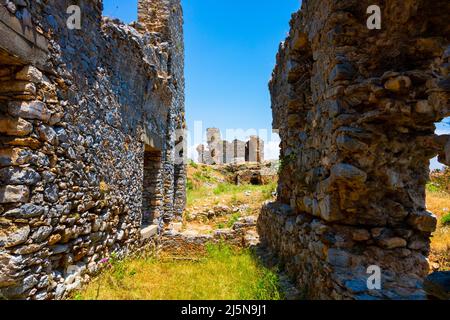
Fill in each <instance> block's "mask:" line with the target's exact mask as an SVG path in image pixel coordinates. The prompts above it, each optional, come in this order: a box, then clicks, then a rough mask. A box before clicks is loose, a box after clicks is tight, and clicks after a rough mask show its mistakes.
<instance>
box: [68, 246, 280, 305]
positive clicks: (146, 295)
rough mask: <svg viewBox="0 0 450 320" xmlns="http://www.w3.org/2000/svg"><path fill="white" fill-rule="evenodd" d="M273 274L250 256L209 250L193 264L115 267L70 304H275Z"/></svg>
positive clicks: (148, 262) (146, 262)
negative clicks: (89, 301) (163, 302)
mask: <svg viewBox="0 0 450 320" xmlns="http://www.w3.org/2000/svg"><path fill="white" fill-rule="evenodd" d="M282 298H283V296H282V294H281V293H280V290H279V286H278V276H277V274H276V272H274V271H271V270H269V269H267V268H265V267H263V266H262V265H261V264H260V263H259V261H258V259H257V258H256V257H255V256H254V254H253V253H252V252H251V251H249V250H243V249H235V248H231V247H229V246H226V245H224V244H220V245H208V246H207V255H206V256H205V257H200V258H199V259H198V261H159V260H156V259H155V258H147V259H132V260H125V261H114V262H112V263H111V266H110V269H108V270H105V271H104V272H103V274H102V275H101V276H100V277H99V278H98V279H96V280H95V281H93V282H91V283H90V284H89V285H88V287H87V288H86V289H85V290H84V291H82V292H78V293H76V294H74V295H73V299H74V300H119V299H120V300H226V299H230V300H279V299H282Z"/></svg>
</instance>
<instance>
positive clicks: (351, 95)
mask: <svg viewBox="0 0 450 320" xmlns="http://www.w3.org/2000/svg"><path fill="white" fill-rule="evenodd" d="M372 4H373V2H372V1H366V0H362V1H352V0H320V1H319V0H307V1H303V3H302V9H301V11H299V12H298V13H296V14H294V15H293V17H292V21H291V31H290V33H289V36H288V37H287V39H286V41H285V42H283V43H282V44H281V46H280V50H279V53H278V56H277V65H276V67H275V70H274V72H273V77H272V80H271V82H270V90H271V94H272V110H273V118H274V123H273V127H274V129H279V132H280V136H281V140H282V143H281V170H280V171H281V172H280V177H279V179H280V180H279V187H278V200H277V202H276V203H271V204H268V205H266V206H265V207H264V208H263V209H262V213H261V216H260V218H259V221H258V230H259V234H260V237H261V241H262V242H263V243H264V244H265V245H266V246H267V247H268V248H270V249H271V250H272V251H273V252H274V253H276V254H277V256H278V258H279V259H280V262H281V263H282V265H284V266H285V269H286V270H287V271H288V273H289V274H290V276H291V277H293V278H294V279H295V280H296V282H297V286H298V288H299V289H301V290H302V289H303V290H306V291H305V297H306V298H310V299H424V298H425V297H426V295H425V292H424V291H423V279H424V278H425V277H426V276H427V274H428V272H429V264H428V260H427V256H428V254H429V247H430V235H431V233H432V232H433V231H434V230H435V227H436V218H435V216H434V215H433V214H432V213H430V212H428V211H427V210H426V206H425V183H426V181H427V179H428V175H429V169H428V168H429V160H430V159H431V158H433V157H434V156H436V155H437V154H440V161H442V162H444V163H446V164H449V159H450V156H449V154H450V153H449V150H450V149H449V148H450V143H449V141H450V139H449V136H437V135H435V134H434V132H435V125H434V123H435V122H439V121H441V120H442V119H443V118H444V117H448V116H449V115H450V104H449V90H450V85H449V84H450V78H449V66H450V60H449V59H450V46H449V43H450V41H449V35H450V29H449V28H450V25H449V23H448V13H449V12H450V3H449V2H448V1H445V0H437V1H426V0H408V1H390V2H383V5H382V29H381V30H368V28H367V27H366V20H367V18H368V15H366V10H367V8H368V7H369V6H370V5H372ZM372 265H376V266H379V267H380V268H381V272H382V279H381V283H382V287H381V290H369V288H368V286H367V280H368V277H369V276H370V275H372V274H368V273H367V270H368V268H369V266H372Z"/></svg>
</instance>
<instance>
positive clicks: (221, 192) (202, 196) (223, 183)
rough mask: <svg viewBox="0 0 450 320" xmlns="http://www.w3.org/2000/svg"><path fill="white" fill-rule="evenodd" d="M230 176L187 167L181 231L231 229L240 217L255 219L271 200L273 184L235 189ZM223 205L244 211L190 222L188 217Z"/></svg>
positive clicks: (243, 185)
mask: <svg viewBox="0 0 450 320" xmlns="http://www.w3.org/2000/svg"><path fill="white" fill-rule="evenodd" d="M232 180H233V179H232V177H231V176H227V174H226V173H225V172H223V171H220V170H216V169H213V168H212V167H211V166H207V165H201V164H190V165H189V166H188V192H187V205H186V210H185V217H184V218H185V223H184V228H185V229H186V228H188V229H191V230H196V231H198V232H200V233H206V234H207V233H211V232H212V231H213V230H214V229H224V228H231V227H232V226H233V224H234V223H235V222H236V221H237V220H238V219H239V218H241V217H244V216H257V215H258V214H259V211H260V209H261V205H262V204H263V203H264V202H265V201H267V200H273V199H274V196H273V193H274V192H275V191H276V188H277V181H276V180H274V181H272V182H271V183H270V184H267V185H249V184H242V185H235V184H233V183H230V181H232ZM218 205H225V206H228V207H230V208H232V207H239V206H242V205H245V207H246V209H245V210H243V211H242V210H240V211H239V212H236V213H234V214H230V215H225V216H220V217H217V218H214V219H210V220H208V219H206V220H200V221H199V220H198V219H197V220H196V221H191V219H190V218H191V213H193V212H194V213H195V212H199V211H205V210H206V211H207V210H208V209H212V208H213V207H214V206H218Z"/></svg>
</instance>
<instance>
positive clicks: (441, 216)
mask: <svg viewBox="0 0 450 320" xmlns="http://www.w3.org/2000/svg"><path fill="white" fill-rule="evenodd" d="M435 126H436V130H435V134H436V135H438V136H443V135H448V134H450V118H444V119H443V120H442V121H440V122H438V123H435ZM440 160H441V161H443V160H445V159H440ZM426 207H427V210H428V211H430V212H432V213H433V214H434V215H436V217H437V220H438V222H437V228H436V231H435V232H434V233H433V237H432V240H431V247H430V249H431V254H430V262H431V266H432V268H433V270H434V271H442V270H450V255H449V252H450V250H449V249H450V232H449V227H450V211H449V209H448V208H450V169H449V167H447V166H446V165H444V164H442V163H440V162H439V159H438V157H436V158H434V159H432V160H431V162H430V176H429V181H428V183H427V187H426Z"/></svg>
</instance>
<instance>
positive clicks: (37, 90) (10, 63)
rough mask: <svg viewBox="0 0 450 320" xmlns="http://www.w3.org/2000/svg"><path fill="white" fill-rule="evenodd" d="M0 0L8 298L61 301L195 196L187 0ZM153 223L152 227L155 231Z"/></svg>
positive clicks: (0, 210) (3, 285)
mask: <svg viewBox="0 0 450 320" xmlns="http://www.w3.org/2000/svg"><path fill="white" fill-rule="evenodd" d="M76 3H77V4H78V5H79V6H80V9H81V25H82V28H81V29H80V30H77V29H74V30H70V29H69V28H68V27H67V25H66V21H67V19H68V18H69V15H68V14H66V12H67V8H68V7H69V6H70V5H72V4H73V1H69V0H58V1H28V0H27V1H23V0H20V1H19V0H14V1H12V0H0V22H1V23H0V34H1V36H0V295H1V297H3V298H6V299H38V300H41V299H61V298H63V297H66V296H67V295H68V294H69V293H70V292H71V291H72V290H75V289H77V288H79V287H80V286H81V285H82V284H83V283H85V282H87V281H89V279H90V278H91V277H92V275H95V274H96V273H97V272H98V271H99V270H100V269H101V267H102V261H104V259H107V258H108V257H109V256H110V255H111V254H112V253H113V252H114V253H115V254H117V255H118V256H119V257H123V256H125V255H128V254H132V253H134V252H137V251H139V250H142V248H144V247H145V246H146V245H147V243H148V242H151V239H148V238H152V237H154V236H155V235H156V233H157V232H158V230H160V229H161V228H162V227H163V226H164V224H167V223H169V222H171V221H174V220H175V221H176V220H180V219H181V216H182V212H183V209H184V203H185V175H186V169H185V166H184V164H183V163H182V161H178V160H177V159H179V158H183V145H184V141H183V134H182V129H184V128H185V120H184V76H183V72H184V71H183V68H184V56H183V54H184V53H183V51H184V49H183V32H182V23H183V18H182V10H181V6H180V1H179V0H140V1H139V21H138V22H135V23H133V24H132V25H125V24H122V23H121V22H119V21H116V20H111V19H108V18H102V1H99V0H89V1H76ZM143 227H146V228H145V229H143Z"/></svg>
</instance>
